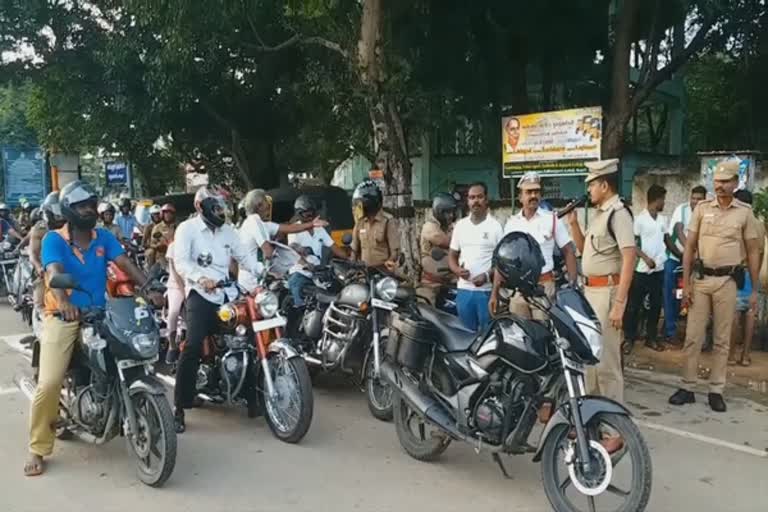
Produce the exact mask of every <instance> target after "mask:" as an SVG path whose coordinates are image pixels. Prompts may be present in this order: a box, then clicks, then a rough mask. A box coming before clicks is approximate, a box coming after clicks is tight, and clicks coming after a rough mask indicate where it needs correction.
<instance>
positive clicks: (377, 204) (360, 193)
mask: <svg viewBox="0 0 768 512" xmlns="http://www.w3.org/2000/svg"><path fill="white" fill-rule="evenodd" d="M383 202H384V195H383V194H382V193H381V189H380V188H379V186H378V185H377V184H376V182H375V181H373V180H364V181H363V182H362V183H360V184H359V185H358V186H357V187H355V191H354V193H353V194H352V207H353V208H355V207H356V206H357V205H360V207H362V213H363V215H373V214H375V213H376V212H378V211H379V210H380V209H381V205H382V203H383Z"/></svg>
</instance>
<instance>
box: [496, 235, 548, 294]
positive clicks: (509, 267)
mask: <svg viewBox="0 0 768 512" xmlns="http://www.w3.org/2000/svg"><path fill="white" fill-rule="evenodd" d="M542 267H544V256H543V255H542V253H541V247H539V244H538V242H536V240H535V239H534V238H533V237H532V236H531V235H529V234H528V233H523V232H521V231H513V232H512V233H509V234H508V235H506V236H504V238H502V239H501V242H499V244H498V245H497V246H496V249H494V251H493V268H494V270H495V271H496V272H498V273H499V274H500V275H501V278H502V283H503V286H504V287H505V288H509V289H510V290H517V291H519V292H521V293H522V294H523V295H531V294H532V293H533V292H534V290H535V289H536V287H537V286H538V284H539V278H540V277H541V269H542Z"/></svg>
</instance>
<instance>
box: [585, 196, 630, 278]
mask: <svg viewBox="0 0 768 512" xmlns="http://www.w3.org/2000/svg"><path fill="white" fill-rule="evenodd" d="M612 211H615V212H616V213H614V214H613V221H612V223H613V233H614V234H615V235H616V239H614V238H612V237H611V234H610V231H609V230H608V217H609V216H610V214H611V212H612ZM634 246H635V228H634V224H633V221H632V215H631V214H630V213H629V211H627V209H626V208H625V207H624V203H622V201H621V199H620V198H619V196H618V195H616V196H614V197H612V198H611V199H609V200H608V201H607V202H605V203H604V204H602V205H600V206H598V207H597V210H596V212H595V215H594V216H593V217H592V218H591V219H590V220H589V228H588V229H587V232H586V234H585V235H584V254H583V255H582V259H581V265H582V269H583V272H584V275H587V276H607V275H611V274H619V273H621V250H622V249H626V248H628V247H634Z"/></svg>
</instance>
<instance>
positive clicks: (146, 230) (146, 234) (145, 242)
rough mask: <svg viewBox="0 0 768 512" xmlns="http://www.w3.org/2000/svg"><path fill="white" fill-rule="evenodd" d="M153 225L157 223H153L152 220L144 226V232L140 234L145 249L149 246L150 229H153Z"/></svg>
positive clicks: (150, 240) (150, 239)
mask: <svg viewBox="0 0 768 512" xmlns="http://www.w3.org/2000/svg"><path fill="white" fill-rule="evenodd" d="M158 224H159V222H158ZM155 226H157V224H155V223H154V222H150V223H149V224H147V225H146V226H144V233H143V234H142V237H141V244H142V245H143V246H144V248H145V249H149V247H150V243H151V242H152V230H153V229H155Z"/></svg>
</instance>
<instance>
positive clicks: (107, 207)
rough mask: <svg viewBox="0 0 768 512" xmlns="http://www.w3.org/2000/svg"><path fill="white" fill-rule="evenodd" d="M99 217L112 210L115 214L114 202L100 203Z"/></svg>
mask: <svg viewBox="0 0 768 512" xmlns="http://www.w3.org/2000/svg"><path fill="white" fill-rule="evenodd" d="M97 212H98V214H99V217H101V216H102V215H104V214H105V213H106V212H111V213H112V215H114V214H115V207H114V206H113V205H112V203H108V202H106V201H105V202H103V203H101V204H100V205H99V208H98V210H97Z"/></svg>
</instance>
